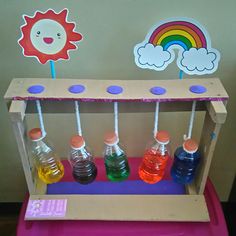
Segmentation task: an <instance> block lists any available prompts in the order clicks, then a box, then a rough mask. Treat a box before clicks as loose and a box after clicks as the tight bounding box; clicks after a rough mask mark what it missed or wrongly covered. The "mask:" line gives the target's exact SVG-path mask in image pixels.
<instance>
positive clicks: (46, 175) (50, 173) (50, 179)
mask: <svg viewBox="0 0 236 236" xmlns="http://www.w3.org/2000/svg"><path fill="white" fill-rule="evenodd" d="M38 176H39V178H40V179H41V180H42V181H43V182H44V183H46V184H52V183H56V182H58V181H59V180H60V179H61V178H62V177H63V176H64V166H63V165H62V163H61V162H60V161H57V162H55V163H53V164H51V165H47V166H39V167H38Z"/></svg>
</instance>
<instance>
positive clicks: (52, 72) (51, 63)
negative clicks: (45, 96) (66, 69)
mask: <svg viewBox="0 0 236 236" xmlns="http://www.w3.org/2000/svg"><path fill="white" fill-rule="evenodd" d="M50 68H51V75H52V79H56V70H55V63H54V61H50Z"/></svg>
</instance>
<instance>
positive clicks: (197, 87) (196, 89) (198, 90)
mask: <svg viewBox="0 0 236 236" xmlns="http://www.w3.org/2000/svg"><path fill="white" fill-rule="evenodd" d="M189 90H190V91H191V92H192V93H197V94H201V93H205V92H206V91H207V89H206V87H204V86H202V85H192V86H191V87H190V88H189Z"/></svg>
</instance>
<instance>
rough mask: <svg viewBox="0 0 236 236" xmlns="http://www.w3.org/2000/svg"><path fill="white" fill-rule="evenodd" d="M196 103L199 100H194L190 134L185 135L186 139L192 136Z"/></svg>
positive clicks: (189, 127) (189, 128)
mask: <svg viewBox="0 0 236 236" xmlns="http://www.w3.org/2000/svg"><path fill="white" fill-rule="evenodd" d="M196 104H197V101H193V104H192V112H191V116H190V121H189V126H188V136H186V135H184V139H185V140H186V139H190V138H191V137H192V131H193V122H194V117H195V110H196Z"/></svg>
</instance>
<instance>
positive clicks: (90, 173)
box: [73, 160, 97, 184]
mask: <svg viewBox="0 0 236 236" xmlns="http://www.w3.org/2000/svg"><path fill="white" fill-rule="evenodd" d="M96 176H97V167H96V166H95V164H94V163H93V162H92V161H88V160H81V161H78V162H77V163H76V164H75V165H74V167H73V177H74V179H75V181H77V182H78V183H80V184H89V183H92V182H93V181H94V180H95V179H96Z"/></svg>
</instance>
